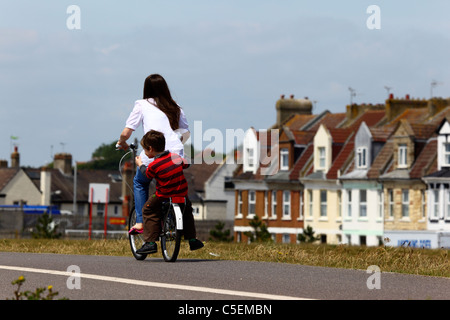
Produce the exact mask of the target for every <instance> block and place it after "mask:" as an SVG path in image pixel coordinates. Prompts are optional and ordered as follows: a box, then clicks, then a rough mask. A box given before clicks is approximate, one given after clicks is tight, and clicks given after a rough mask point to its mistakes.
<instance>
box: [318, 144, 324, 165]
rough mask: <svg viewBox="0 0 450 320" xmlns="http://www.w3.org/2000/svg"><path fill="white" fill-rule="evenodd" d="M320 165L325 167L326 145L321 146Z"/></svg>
mask: <svg viewBox="0 0 450 320" xmlns="http://www.w3.org/2000/svg"><path fill="white" fill-rule="evenodd" d="M319 167H320V168H325V147H319Z"/></svg>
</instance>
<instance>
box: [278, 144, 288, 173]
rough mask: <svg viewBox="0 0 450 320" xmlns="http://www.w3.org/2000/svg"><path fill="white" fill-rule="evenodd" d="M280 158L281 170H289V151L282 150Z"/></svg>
mask: <svg viewBox="0 0 450 320" xmlns="http://www.w3.org/2000/svg"><path fill="white" fill-rule="evenodd" d="M280 158H281V164H280V170H289V150H288V149H286V148H283V149H281V151H280Z"/></svg>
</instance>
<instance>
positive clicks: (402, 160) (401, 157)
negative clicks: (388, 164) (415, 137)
mask: <svg viewBox="0 0 450 320" xmlns="http://www.w3.org/2000/svg"><path fill="white" fill-rule="evenodd" d="M406 151H407V147H406V144H400V145H399V146H398V167H399V168H406V165H407V163H406Z"/></svg>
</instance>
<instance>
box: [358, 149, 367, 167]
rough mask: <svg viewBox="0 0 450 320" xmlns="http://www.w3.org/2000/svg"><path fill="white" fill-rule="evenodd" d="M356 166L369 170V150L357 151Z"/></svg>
mask: <svg viewBox="0 0 450 320" xmlns="http://www.w3.org/2000/svg"><path fill="white" fill-rule="evenodd" d="M356 164H357V167H358V168H367V148H366V147H359V148H358V149H357V150H356Z"/></svg>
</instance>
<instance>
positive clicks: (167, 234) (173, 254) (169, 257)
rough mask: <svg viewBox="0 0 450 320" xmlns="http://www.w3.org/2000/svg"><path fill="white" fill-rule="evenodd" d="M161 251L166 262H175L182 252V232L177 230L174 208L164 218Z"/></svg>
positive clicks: (170, 208)
mask: <svg viewBox="0 0 450 320" xmlns="http://www.w3.org/2000/svg"><path fill="white" fill-rule="evenodd" d="M162 228H163V230H162V235H161V250H162V255H163V257H164V260H165V261H166V262H175V261H176V260H177V257H178V253H179V252H180V243H181V231H180V230H177V221H176V216H175V211H174V210H173V207H172V206H169V209H168V210H167V212H166V213H165V214H164V216H163V226H162Z"/></svg>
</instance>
